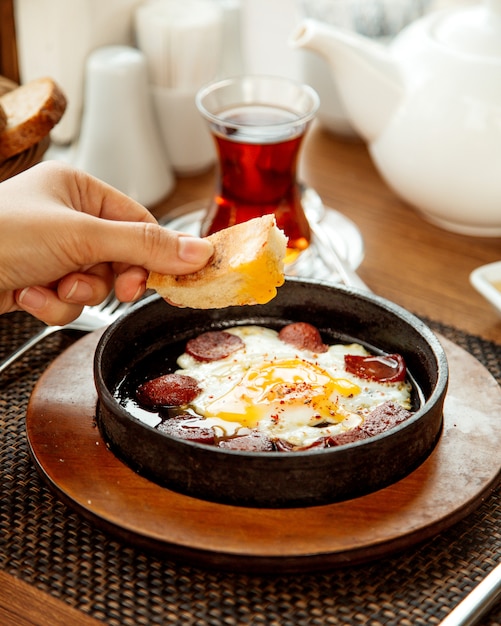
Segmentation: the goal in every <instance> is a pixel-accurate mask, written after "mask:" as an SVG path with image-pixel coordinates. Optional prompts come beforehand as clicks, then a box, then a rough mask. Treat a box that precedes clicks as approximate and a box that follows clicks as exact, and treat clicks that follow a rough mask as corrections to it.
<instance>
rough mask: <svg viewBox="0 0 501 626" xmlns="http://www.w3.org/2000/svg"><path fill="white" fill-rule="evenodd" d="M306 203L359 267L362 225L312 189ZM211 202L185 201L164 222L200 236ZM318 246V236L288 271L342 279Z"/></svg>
mask: <svg viewBox="0 0 501 626" xmlns="http://www.w3.org/2000/svg"><path fill="white" fill-rule="evenodd" d="M303 202H308V203H311V204H312V205H314V206H311V207H310V211H309V213H310V215H312V214H314V215H317V223H318V225H319V226H321V228H322V230H323V232H324V233H325V234H326V235H327V236H328V237H329V238H330V240H331V242H332V246H333V248H334V249H335V250H336V251H337V253H338V255H339V256H340V257H342V258H343V259H345V260H346V261H348V263H349V264H350V266H351V267H352V269H354V270H356V269H357V267H358V266H359V265H360V263H361V262H362V260H363V258H364V241H363V238H362V235H361V233H360V231H359V229H358V227H357V226H356V225H355V224H354V223H353V222H352V221H351V220H350V219H348V218H347V217H345V216H344V215H343V214H342V213H339V212H338V211H335V210H334V209H331V208H329V207H326V206H324V205H323V204H322V203H321V201H320V199H319V197H318V195H317V194H316V192H314V191H313V190H312V189H306V190H305V192H304V193H303ZM207 204H208V201H207V200H205V201H204V200H201V201H196V202H190V203H189V204H185V205H183V206H181V207H179V208H177V209H174V210H173V211H171V212H170V213H169V214H168V215H167V216H165V217H164V218H163V219H162V220H160V223H161V224H162V226H166V227H167V228H170V229H172V230H176V231H178V232H183V233H189V234H190V235H196V236H198V235H199V234H200V226H201V222H202V219H203V217H204V215H205V211H206V209H207ZM318 246H319V242H318V241H317V240H316V239H315V237H314V238H313V240H312V243H311V245H310V247H309V248H308V249H307V250H306V251H305V252H303V253H302V254H301V256H300V258H299V259H298V260H297V261H296V262H295V263H293V264H291V265H290V266H288V267H286V270H285V272H286V274H287V275H289V276H298V277H301V278H316V279H319V280H325V281H329V282H333V283H337V282H340V280H341V278H340V276H339V274H337V273H335V272H334V271H333V270H332V268H329V267H327V266H326V265H325V263H324V262H323V261H322V259H321V257H320V255H319V254H317V252H316V251H317V249H318Z"/></svg>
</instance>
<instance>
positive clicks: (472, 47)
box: [432, 0, 501, 59]
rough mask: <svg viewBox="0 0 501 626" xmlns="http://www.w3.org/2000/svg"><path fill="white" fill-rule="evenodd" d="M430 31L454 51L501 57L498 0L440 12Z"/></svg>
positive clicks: (500, 21) (500, 1)
mask: <svg viewBox="0 0 501 626" xmlns="http://www.w3.org/2000/svg"><path fill="white" fill-rule="evenodd" d="M432 34H433V37H434V39H435V40H436V41H437V42H438V43H441V44H443V45H445V46H447V47H448V48H450V49H453V50H456V51H457V52H461V53H464V54H469V55H475V56H483V57H497V58H498V59H501V0H484V1H483V3H482V4H479V5H475V6H468V7H462V8H461V9H454V10H452V11H447V12H445V13H442V14H441V17H439V18H438V19H437V21H436V22H435V24H434V26H433V27H432Z"/></svg>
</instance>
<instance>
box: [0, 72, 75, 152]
mask: <svg viewBox="0 0 501 626" xmlns="http://www.w3.org/2000/svg"><path fill="white" fill-rule="evenodd" d="M66 104H67V101H66V96H65V95H64V93H63V91H62V90H61V89H60V87H59V86H58V85H57V84H56V83H55V82H54V80H52V79H51V78H47V77H44V78H38V79H35V80H32V81H30V82H28V83H26V84H25V85H21V86H20V87H17V88H16V89H13V90H12V91H8V92H7V93H5V94H3V95H2V96H0V107H1V108H2V109H3V111H4V112H5V115H6V118H7V123H6V125H5V127H4V128H3V130H1V131H0V161H5V160H6V159H9V158H10V157H13V156H15V155H16V154H19V153H21V152H24V151H25V150H28V149H29V148H31V147H32V146H34V145H35V144H37V143H38V142H39V141H41V140H42V139H43V138H44V137H46V136H47V135H48V134H49V133H50V131H51V130H52V128H53V127H54V126H55V125H56V124H57V123H58V122H59V120H60V119H61V117H62V116H63V114H64V112H65V110H66Z"/></svg>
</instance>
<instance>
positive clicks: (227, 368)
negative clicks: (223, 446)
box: [177, 325, 411, 447]
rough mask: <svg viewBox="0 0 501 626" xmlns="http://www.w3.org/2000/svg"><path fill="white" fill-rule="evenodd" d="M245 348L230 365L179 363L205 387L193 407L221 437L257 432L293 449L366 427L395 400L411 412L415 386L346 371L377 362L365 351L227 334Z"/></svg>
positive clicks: (263, 332)
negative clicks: (367, 419)
mask: <svg viewBox="0 0 501 626" xmlns="http://www.w3.org/2000/svg"><path fill="white" fill-rule="evenodd" d="M225 330H226V331H227V332H229V333H232V334H235V335H237V336H238V337H240V338H241V339H242V341H243V346H242V347H241V348H240V349H238V350H237V351H236V352H233V353H232V354H231V355H229V356H228V357H226V358H223V359H218V360H216V361H209V362H202V361H198V360H196V359H195V358H193V357H192V356H190V355H189V354H188V353H184V354H182V355H181V356H180V357H179V359H178V362H177V363H178V366H179V368H180V369H179V370H178V373H180V374H184V375H188V376H191V377H192V378H194V379H195V380H197V381H198V383H199V386H200V388H201V389H202V392H201V393H200V394H199V395H198V396H197V397H196V398H195V399H194V400H193V401H192V403H191V404H190V410H191V411H192V412H193V413H194V414H195V415H198V416H200V417H201V419H200V424H201V425H202V424H203V425H205V426H209V425H210V426H212V427H213V428H214V429H215V431H216V432H217V431H218V430H219V431H220V434H221V436H232V435H236V434H245V433H247V432H249V431H251V430H253V429H257V430H258V431H260V432H262V433H264V434H266V435H267V436H268V437H269V438H270V439H272V440H273V439H280V440H282V441H286V442H287V443H289V444H291V445H292V446H302V447H303V446H304V447H307V446H310V445H312V444H313V443H314V442H315V441H317V440H319V439H320V438H323V437H326V436H329V435H336V434H338V433H342V432H344V431H346V430H351V429H352V428H354V427H356V426H358V425H359V424H360V423H361V422H362V420H363V419H364V416H365V415H367V413H368V412H370V411H371V410H372V409H374V408H375V407H376V406H378V405H380V404H383V403H384V402H386V401H392V402H394V403H395V404H399V405H400V406H402V407H403V408H406V409H408V410H409V409H410V408H411V386H410V384H409V383H408V382H405V381H403V382H394V383H381V382H377V381H372V380H366V379H361V378H358V377H357V376H356V375H353V374H351V373H349V372H347V371H346V369H345V365H344V356H345V354H357V355H361V356H369V355H370V353H369V352H368V351H367V350H366V349H365V348H364V347H363V346H362V345H360V344H349V345H343V344H336V345H331V346H329V347H328V349H327V351H326V352H322V353H314V352H311V351H309V350H300V349H298V348H296V347H294V346H292V345H290V344H288V343H285V342H284V341H282V340H281V339H280V338H279V337H278V332H276V331H275V330H273V329H270V328H264V327H262V326H254V325H252V326H239V327H234V328H230V329H225Z"/></svg>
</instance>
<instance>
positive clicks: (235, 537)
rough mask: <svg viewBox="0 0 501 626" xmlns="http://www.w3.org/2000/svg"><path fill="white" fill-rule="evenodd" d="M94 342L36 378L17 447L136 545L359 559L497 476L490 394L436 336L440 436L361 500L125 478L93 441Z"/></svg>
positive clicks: (269, 559) (220, 562)
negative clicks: (281, 504) (229, 491)
mask: <svg viewBox="0 0 501 626" xmlns="http://www.w3.org/2000/svg"><path fill="white" fill-rule="evenodd" d="M98 338H99V332H97V333H93V334H90V335H87V336H85V337H84V338H82V339H80V340H79V341H78V342H76V343H75V344H74V345H73V346H72V347H70V348H69V349H68V350H67V351H66V352H64V353H63V354H61V355H60V356H59V357H58V358H57V359H56V360H55V361H54V362H53V364H52V365H51V366H50V367H49V368H48V370H47V371H46V372H45V373H44V374H43V375H42V377H41V378H40V380H39V382H38V383H37V385H36V387H35V389H34V391H33V394H32V397H31V399H30V403H29V406H28V412H27V421H26V428H27V436H28V442H29V446H30V450H31V453H32V456H33V459H34V462H35V464H36V466H37V468H38V470H39V471H40V473H41V474H42V476H43V477H44V479H45V480H46V481H47V482H48V484H49V485H50V486H51V487H52V488H53V489H54V490H55V492H56V493H57V494H58V496H59V497H60V498H61V499H63V500H64V501H65V502H66V503H67V504H69V505H70V506H71V507H72V508H74V509H75V510H76V511H78V512H79V513H80V514H82V515H83V516H84V517H86V518H87V519H88V520H90V521H91V522H92V523H94V524H95V525H96V526H98V527H99V528H101V529H102V530H105V531H109V532H111V533H113V534H114V535H115V536H117V537H119V538H120V539H122V540H124V541H126V542H129V543H132V544H134V545H137V546H139V547H142V548H148V549H152V550H154V551H156V552H159V551H161V552H162V553H166V554H168V555H169V556H172V557H180V558H182V559H183V561H187V560H188V561H190V562H191V563H194V564H196V565H204V566H209V567H215V568H219V569H222V568H224V569H233V570H242V571H246V572H277V573H278V572H280V573H283V572H295V571H302V572H304V571H312V570H322V569H328V568H331V567H334V566H340V565H344V564H354V563H361V562H365V561H368V560H371V559H374V558H378V557H381V556H383V555H388V554H390V553H393V552H395V551H398V550H401V549H405V548H408V547H409V546H412V545H414V544H416V543H417V542H420V541H423V540H425V539H427V538H429V537H431V536H433V535H434V534H436V533H439V532H440V531H442V530H444V529H445V528H447V527H449V526H451V525H452V524H454V523H455V522H457V521H458V520H460V519H461V518H463V517H464V516H466V515H467V514H468V513H470V512H471V511H473V510H474V508H475V507H476V506H477V505H478V504H479V503H480V502H481V501H482V499H484V498H485V497H486V495H487V494H488V493H489V492H490V491H491V490H492V489H494V487H495V486H496V484H497V482H498V480H499V475H500V464H499V450H500V449H501V420H500V419H499V415H500V414H501V389H500V387H499V385H498V384H497V382H496V381H495V380H494V378H493V377H492V376H491V374H490V373H489V372H488V371H487V370H486V369H485V368H484V367H483V366H482V365H481V364H480V363H479V362H478V361H477V360H476V359H475V358H473V357H472V356H471V355H470V354H468V353H467V352H465V351H464V350H463V349H462V348H459V347H458V346H456V345H454V344H453V343H451V342H450V341H448V340H446V339H445V338H441V341H442V342H443V345H444V347H445V349H446V352H447V356H448V359H449V365H450V388H449V392H448V395H447V399H446V403H445V410H444V431H443V434H442V437H441V439H440V441H439V443H438V444H437V446H436V448H435V450H434V451H433V452H432V454H431V455H430V456H429V457H428V459H427V460H426V461H425V462H424V463H423V464H422V465H421V466H420V467H419V468H418V469H417V470H415V471H414V472H413V473H412V474H410V475H409V476H407V477H406V478H404V479H403V480H400V481H399V482H397V483H395V484H393V485H391V486H389V487H387V488H385V489H382V490H380V491H377V492H375V493H372V494H369V495H367V496H364V497H361V498H356V499H353V500H348V501H345V502H340V503H335V504H331V505H327V506H317V507H309V508H296V509H255V508H244V507H235V506H228V505H222V504H215V503H212V502H206V501H203V500H197V499H195V498H191V497H188V496H185V495H181V494H178V493H175V492H173V491H170V490H168V489H165V488H163V487H160V486H158V485H156V484H155V483H153V482H150V481H149V480H146V479H145V478H142V477H141V476H139V475H137V474H136V473H134V472H133V471H132V470H131V469H129V468H128V467H127V466H126V465H124V464H123V463H122V462H121V461H120V460H118V459H117V458H116V457H115V456H114V455H113V454H112V453H111V452H110V451H109V450H108V448H107V447H106V445H105V443H104V441H103V440H102V438H101V436H100V433H99V431H98V429H97V427H96V425H95V422H94V417H95V409H96V401H97V395H96V392H95V389H94V382H93V373H92V367H93V355H94V350H95V347H96V344H97V341H98ZM330 478H331V479H332V480H335V476H332V477H330Z"/></svg>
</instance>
